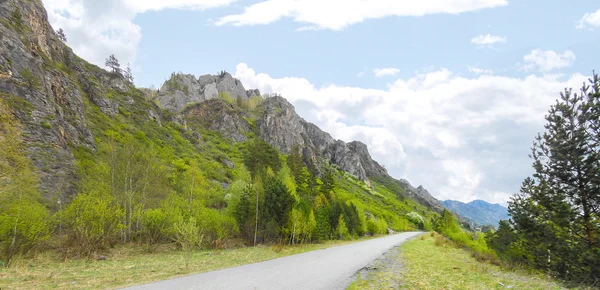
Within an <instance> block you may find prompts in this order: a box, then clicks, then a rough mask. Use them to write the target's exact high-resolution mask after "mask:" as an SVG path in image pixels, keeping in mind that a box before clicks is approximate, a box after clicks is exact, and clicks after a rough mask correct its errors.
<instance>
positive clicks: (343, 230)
mask: <svg viewBox="0 0 600 290" xmlns="http://www.w3.org/2000/svg"><path fill="white" fill-rule="evenodd" d="M337 224H338V226H337V228H336V230H335V233H336V235H337V237H338V239H340V240H349V239H351V238H352V237H351V236H350V232H349V231H348V227H347V226H346V221H345V219H344V215H340V217H339V218H338V222H337Z"/></svg>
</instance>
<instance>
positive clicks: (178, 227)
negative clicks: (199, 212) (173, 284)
mask: <svg viewBox="0 0 600 290" xmlns="http://www.w3.org/2000/svg"><path fill="white" fill-rule="evenodd" d="M174 228H175V240H176V241H177V243H178V244H179V245H180V246H181V249H182V250H183V253H184V260H185V268H186V269H189V265H190V260H191V258H192V252H193V250H194V249H195V248H196V247H197V246H198V245H200V243H201V242H202V234H201V233H200V232H199V228H198V225H197V224H196V219H195V218H194V217H190V218H188V219H187V220H186V221H181V222H178V223H176V224H175V225H174Z"/></svg>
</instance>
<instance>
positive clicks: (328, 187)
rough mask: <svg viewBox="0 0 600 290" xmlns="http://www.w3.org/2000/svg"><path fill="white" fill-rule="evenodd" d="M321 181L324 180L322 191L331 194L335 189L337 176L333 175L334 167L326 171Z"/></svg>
mask: <svg viewBox="0 0 600 290" xmlns="http://www.w3.org/2000/svg"><path fill="white" fill-rule="evenodd" d="M321 181H322V182H323V185H321V191H323V192H324V193H326V194H329V193H330V192H332V191H334V190H335V186H336V185H335V177H334V176H333V170H332V169H329V170H327V171H325V174H324V175H323V178H322V180H321Z"/></svg>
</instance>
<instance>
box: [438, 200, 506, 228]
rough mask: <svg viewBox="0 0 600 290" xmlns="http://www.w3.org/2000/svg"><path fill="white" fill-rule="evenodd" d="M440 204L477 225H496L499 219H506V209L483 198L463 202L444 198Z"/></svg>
mask: <svg viewBox="0 0 600 290" xmlns="http://www.w3.org/2000/svg"><path fill="white" fill-rule="evenodd" d="M442 204H443V205H444V207H446V208H447V209H449V210H451V211H453V212H455V213H456V214H458V215H459V216H460V217H462V218H464V219H466V220H468V221H470V222H472V223H474V224H475V225H478V226H485V225H489V226H493V227H497V226H498V222H499V221H501V220H508V219H509V218H510V217H509V216H508V209H507V208H506V207H503V206H501V205H499V204H491V203H488V202H486V201H484V200H474V201H471V202H469V203H463V202H460V201H455V200H444V201H442Z"/></svg>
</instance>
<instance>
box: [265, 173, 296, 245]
mask: <svg viewBox="0 0 600 290" xmlns="http://www.w3.org/2000/svg"><path fill="white" fill-rule="evenodd" d="M293 205H294V198H293V197H292V195H291V193H290V191H289V189H288V188H287V186H285V184H283V182H282V181H281V180H279V179H278V178H275V177H268V178H267V180H266V182H265V204H264V213H265V217H266V219H267V220H268V221H272V222H273V224H274V225H276V226H277V227H278V228H277V230H278V231H279V234H280V235H281V233H283V229H284V227H285V226H286V225H287V223H288V218H289V213H290V211H291V210H292V207H293Z"/></svg>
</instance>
